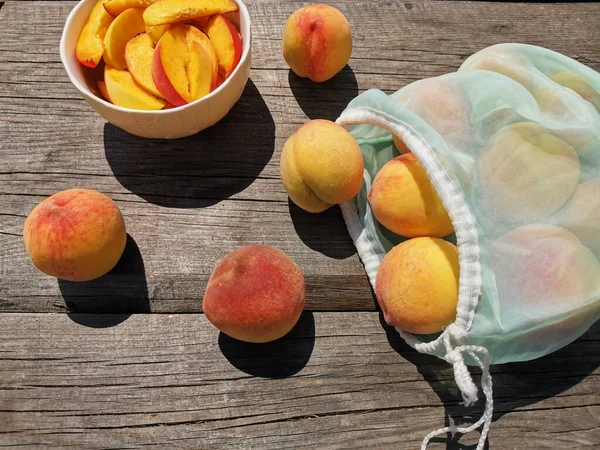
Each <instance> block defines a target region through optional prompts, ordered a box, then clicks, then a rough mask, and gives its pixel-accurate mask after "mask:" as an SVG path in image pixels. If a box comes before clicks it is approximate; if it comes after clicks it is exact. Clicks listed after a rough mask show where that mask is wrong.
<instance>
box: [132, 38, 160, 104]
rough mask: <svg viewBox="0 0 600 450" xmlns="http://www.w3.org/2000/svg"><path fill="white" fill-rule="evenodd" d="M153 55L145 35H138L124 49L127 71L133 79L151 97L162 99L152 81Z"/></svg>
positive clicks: (150, 41)
mask: <svg viewBox="0 0 600 450" xmlns="http://www.w3.org/2000/svg"><path fill="white" fill-rule="evenodd" d="M153 55H154V44H153V43H152V39H150V37H149V36H148V35H147V34H146V33H142V34H138V35H137V36H136V37H134V38H133V39H131V40H130V41H129V42H128V43H127V46H126V47H125V61H127V70H129V73H130V74H131V76H132V77H133V79H134V80H135V81H136V83H137V84H139V85H140V86H141V87H143V88H144V89H146V90H147V91H148V92H150V93H151V94H152V95H155V96H156V97H161V98H162V94H161V93H160V92H159V91H158V88H157V87H156V85H155V84H154V80H153V79H152V57H153Z"/></svg>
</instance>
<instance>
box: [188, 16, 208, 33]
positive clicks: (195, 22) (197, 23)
mask: <svg viewBox="0 0 600 450" xmlns="http://www.w3.org/2000/svg"><path fill="white" fill-rule="evenodd" d="M211 17H212V16H205V17H196V18H195V19H192V20H190V25H192V26H194V27H196V28H198V29H199V30H202V31H204V32H205V33H206V31H205V30H204V28H206V24H207V23H208V20H209V19H210V18H211Z"/></svg>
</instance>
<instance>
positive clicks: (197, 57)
mask: <svg viewBox="0 0 600 450" xmlns="http://www.w3.org/2000/svg"><path fill="white" fill-rule="evenodd" d="M213 63H214V61H213V60H212V58H211V54H210V52H209V50H208V48H207V47H206V46H205V45H202V44H201V43H199V42H198V41H191V42H190V53H189V57H188V61H187V67H186V68H187V73H188V77H189V79H190V96H191V98H192V99H193V100H196V99H199V98H202V97H204V96H205V95H207V94H209V93H210V91H211V89H212V87H213V86H214V85H215V84H216V80H215V81H213V76H212V70H206V68H207V67H211V65H212V67H216V65H213Z"/></svg>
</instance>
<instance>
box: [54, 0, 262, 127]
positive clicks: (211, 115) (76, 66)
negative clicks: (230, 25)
mask: <svg viewBox="0 0 600 450" xmlns="http://www.w3.org/2000/svg"><path fill="white" fill-rule="evenodd" d="M97 1H98V0H81V1H80V2H79V3H78V4H77V6H75V8H74V9H73V11H71V14H69V17H68V18H67V22H66V23H65V28H64V30H63V35H62V39H61V41H60V59H61V61H62V63H63V65H64V67H65V70H66V71H67V74H68V75H69V78H70V80H71V82H72V83H73V84H74V85H75V87H76V88H77V89H78V90H79V92H81V95H83V98H84V99H85V101H86V102H88V104H89V105H90V106H91V107H92V108H94V109H95V110H96V112H97V113H98V114H100V115H101V116H102V117H104V118H105V119H106V120H107V121H109V122H110V123H112V124H113V125H115V126H117V127H119V128H122V129H123V130H125V131H127V132H129V133H131V134H135V135H136V136H141V137H145V138H162V139H176V138H180V137H184V136H190V135H192V134H195V133H197V132H199V131H201V130H204V129H205V128H208V127H210V126H211V125H214V124H215V123H217V122H218V121H219V120H221V119H222V118H223V117H225V115H226V114H227V113H228V112H229V110H230V109H231V108H232V107H233V105H234V104H235V103H236V102H237V101H238V100H239V98H240V96H241V95H242V92H243V91H244V87H245V86H246V82H247V81H248V73H249V71H250V48H251V44H252V35H251V32H250V16H249V15H248V10H247V9H246V6H245V5H244V4H243V3H242V2H241V1H240V0H234V1H235V2H236V3H237V4H238V5H239V7H240V9H239V11H238V13H236V15H235V18H234V21H237V24H236V25H238V27H239V30H240V33H241V35H242V38H243V50H242V58H241V59H240V62H239V64H238V66H237V67H236V69H235V70H234V71H233V73H232V74H231V76H230V77H229V78H228V79H227V80H226V81H225V82H224V83H223V84H222V85H221V86H219V87H218V88H217V89H215V90H214V91H213V92H211V93H210V94H209V95H207V96H206V97H203V98H201V99H200V100H196V101H195V102H193V103H190V104H188V105H185V106H180V107H178V108H173V109H167V110H162V111H139V110H133V109H127V108H121V107H119V106H115V105H113V104H111V103H108V102H107V101H105V100H103V99H102V98H100V97H98V96H96V94H95V93H94V92H92V90H91V89H90V87H89V86H88V83H87V81H86V79H85V73H84V70H87V69H85V68H84V67H83V66H82V65H81V64H80V63H79V61H77V58H76V57H75V46H76V45H77V40H78V39H79V34H80V33H81V29H82V28H83V25H84V24H85V22H86V20H87V17H88V15H89V14H90V12H91V10H92V8H93V7H94V5H95V4H96V2H97Z"/></svg>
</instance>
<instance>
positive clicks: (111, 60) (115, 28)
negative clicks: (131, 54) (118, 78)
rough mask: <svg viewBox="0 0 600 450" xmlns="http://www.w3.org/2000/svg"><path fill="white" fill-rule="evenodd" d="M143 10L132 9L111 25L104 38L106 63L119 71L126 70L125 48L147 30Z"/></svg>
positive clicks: (120, 15)
mask: <svg viewBox="0 0 600 450" xmlns="http://www.w3.org/2000/svg"><path fill="white" fill-rule="evenodd" d="M142 13H143V10H142V9H139V8H130V9H128V10H127V11H125V12H123V13H121V14H119V16H118V17H117V18H116V19H115V20H114V21H113V23H111V24H110V27H108V30H107V31H106V36H105V37H104V62H106V64H108V65H109V66H112V67H115V68H117V69H126V68H127V61H126V60H125V46H126V45H127V43H128V42H129V41H130V40H131V39H133V38H134V37H135V36H136V35H138V34H140V33H143V32H144V31H145V29H146V26H145V24H144V19H143V17H142Z"/></svg>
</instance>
